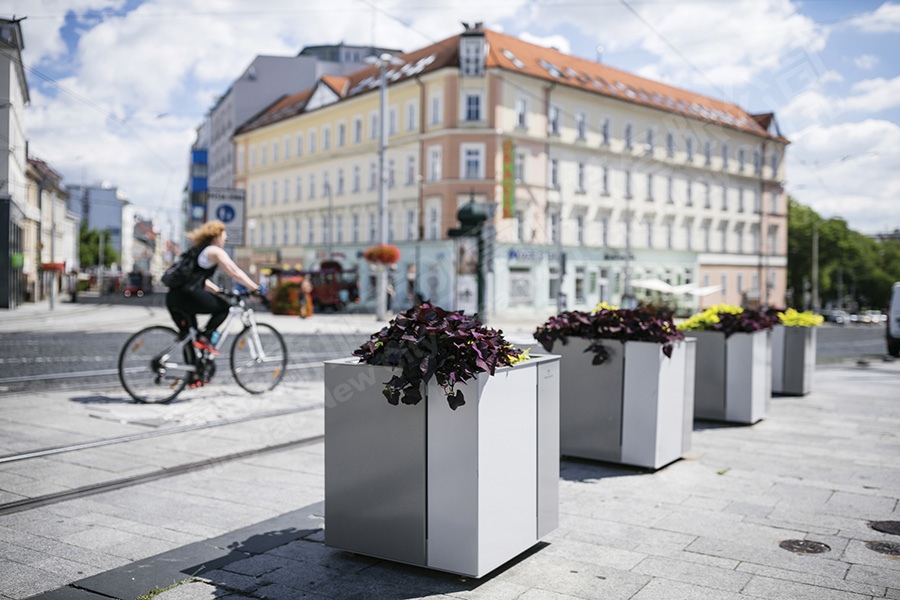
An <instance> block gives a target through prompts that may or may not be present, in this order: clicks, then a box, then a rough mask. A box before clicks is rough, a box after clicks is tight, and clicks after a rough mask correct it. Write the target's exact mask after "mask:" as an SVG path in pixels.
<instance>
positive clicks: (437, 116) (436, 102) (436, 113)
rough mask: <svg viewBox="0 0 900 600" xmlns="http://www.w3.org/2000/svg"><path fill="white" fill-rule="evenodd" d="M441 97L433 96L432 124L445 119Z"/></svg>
mask: <svg viewBox="0 0 900 600" xmlns="http://www.w3.org/2000/svg"><path fill="white" fill-rule="evenodd" d="M441 104H442V103H441V97H440V96H439V95H437V94H436V95H434V96H432V97H431V124H432V125H440V124H441V123H442V122H443V120H444V115H443V109H442V106H441Z"/></svg>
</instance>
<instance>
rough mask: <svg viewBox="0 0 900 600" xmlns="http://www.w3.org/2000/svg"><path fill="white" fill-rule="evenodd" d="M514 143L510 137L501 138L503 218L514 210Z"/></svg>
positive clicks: (509, 216)
mask: <svg viewBox="0 0 900 600" xmlns="http://www.w3.org/2000/svg"><path fill="white" fill-rule="evenodd" d="M515 156H516V144H515V142H514V141H513V140H512V139H511V138H506V139H505V140H503V218H504V219H509V218H512V217H513V216H515V212H516V167H515Z"/></svg>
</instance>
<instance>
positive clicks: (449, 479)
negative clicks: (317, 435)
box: [325, 355, 559, 577]
mask: <svg viewBox="0 0 900 600" xmlns="http://www.w3.org/2000/svg"><path fill="white" fill-rule="evenodd" d="M390 377H391V369H389V368H388V367H371V366H368V365H361V364H358V363H357V359H346V360H336V361H327V362H326V363H325V543H326V544H327V545H328V546H331V547H334V548H340V549H343V550H348V551H351V552H356V553H359V554H366V555H370V556H375V557H379V558H385V559H389V560H394V561H398V562H403V563H409V564H413V565H420V566H424V567H430V568H434V569H439V570H442V571H449V572H452V573H459V574H462V575H467V576H471V577H481V576H483V575H486V574H487V573H489V572H491V571H492V570H494V569H496V568H497V567H499V566H500V565H502V564H503V563H505V562H507V561H509V560H510V559H512V558H514V557H516V556H517V555H519V554H521V553H522V552H523V551H525V550H527V549H528V548H530V547H531V546H533V545H534V544H535V543H537V542H538V541H539V540H540V539H541V538H542V537H544V536H545V535H547V534H549V533H550V532H552V531H553V530H555V529H556V527H557V525H558V520H559V357H557V356H549V355H547V356H536V357H533V358H532V359H531V360H528V361H526V362H524V363H521V364H519V365H516V366H515V367H503V368H501V369H498V370H497V372H496V375H494V376H489V375H487V374H480V375H479V376H478V378H477V380H474V381H470V382H469V384H468V385H464V386H462V389H463V392H464V394H465V397H466V404H465V405H463V406H461V407H460V408H458V409H457V410H456V411H453V410H451V409H450V407H449V406H448V405H447V400H446V397H445V395H444V392H443V390H441V388H440V387H439V386H438V385H437V384H436V383H435V382H434V381H432V382H431V383H430V384H429V385H428V389H427V390H426V397H425V399H423V401H422V402H420V403H419V404H417V405H415V406H407V405H403V404H401V405H399V406H391V405H389V404H388V403H387V401H386V400H385V398H384V396H382V394H381V391H382V389H383V387H384V382H386V381H388V380H389V379H390Z"/></svg>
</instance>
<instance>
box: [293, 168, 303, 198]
mask: <svg viewBox="0 0 900 600" xmlns="http://www.w3.org/2000/svg"><path fill="white" fill-rule="evenodd" d="M301 200H303V178H302V177H301V176H299V175H297V178H296V179H295V180H294V202H300V201H301Z"/></svg>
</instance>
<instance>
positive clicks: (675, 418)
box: [622, 342, 686, 469]
mask: <svg viewBox="0 0 900 600" xmlns="http://www.w3.org/2000/svg"><path fill="white" fill-rule="evenodd" d="M685 376H686V373H685V343H684V342H676V343H675V344H673V348H672V356H671V358H670V357H666V355H665V354H663V351H662V346H660V345H659V344H656V343H654V342H625V369H624V379H625V386H624V387H625V389H624V395H623V401H622V405H623V409H622V462H623V463H625V464H629V465H636V466H640V467H648V468H651V469H658V468H660V467H662V466H665V465H667V464H669V463H670V462H673V461H676V460H678V459H679V458H681V454H682V450H681V449H682V446H683V440H682V436H683V435H684V428H683V424H684V412H685V396H684V392H685Z"/></svg>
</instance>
